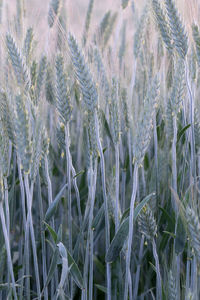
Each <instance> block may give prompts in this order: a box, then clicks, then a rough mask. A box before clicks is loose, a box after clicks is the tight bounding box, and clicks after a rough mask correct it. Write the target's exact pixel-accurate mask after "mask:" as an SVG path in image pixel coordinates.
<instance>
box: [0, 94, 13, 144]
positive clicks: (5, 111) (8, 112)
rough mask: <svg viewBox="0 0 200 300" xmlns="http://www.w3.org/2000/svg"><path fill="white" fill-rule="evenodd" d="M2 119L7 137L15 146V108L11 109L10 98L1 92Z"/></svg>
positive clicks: (0, 113)
mask: <svg viewBox="0 0 200 300" xmlns="http://www.w3.org/2000/svg"><path fill="white" fill-rule="evenodd" d="M0 119H1V122H2V127H3V130H4V132H5V135H7V136H8V137H9V139H10V141H11V142H12V143H13V144H14V143H15V139H14V123H13V120H14V117H13V108H12V107H11V103H10V101H9V98H8V97H7V95H6V93H5V92H3V91H1V92H0Z"/></svg>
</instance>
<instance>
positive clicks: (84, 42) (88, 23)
mask: <svg viewBox="0 0 200 300" xmlns="http://www.w3.org/2000/svg"><path fill="white" fill-rule="evenodd" d="M93 6H94V0H90V1H89V5H88V10H87V15H86V20H85V27H84V32H83V45H84V46H85V45H86V42H87V39H88V32H89V28H90V22H91V16H92V9H93Z"/></svg>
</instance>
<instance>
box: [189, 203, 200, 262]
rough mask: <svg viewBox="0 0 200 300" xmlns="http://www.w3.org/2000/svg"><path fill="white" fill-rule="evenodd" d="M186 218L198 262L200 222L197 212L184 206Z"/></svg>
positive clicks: (199, 258)
mask: <svg viewBox="0 0 200 300" xmlns="http://www.w3.org/2000/svg"><path fill="white" fill-rule="evenodd" d="M186 220H187V224H188V231H189V235H190V242H191V245H192V247H193V249H194V251H195V254H196V256H197V258H198V261H199V262H200V236H199V232H200V222H199V218H198V215H197V213H196V212H195V211H194V210H193V209H192V208H189V207H187V208H186Z"/></svg>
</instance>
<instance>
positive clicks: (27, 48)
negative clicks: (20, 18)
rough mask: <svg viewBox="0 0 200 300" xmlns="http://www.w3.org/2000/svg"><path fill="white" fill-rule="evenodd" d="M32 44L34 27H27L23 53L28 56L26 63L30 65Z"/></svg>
mask: <svg viewBox="0 0 200 300" xmlns="http://www.w3.org/2000/svg"><path fill="white" fill-rule="evenodd" d="M32 44H33V28H32V27H30V28H28V29H27V32H26V37H25V40H24V48H23V54H24V56H25V57H26V63H27V64H28V65H29V63H30V60H31V55H32V50H33V49H32Z"/></svg>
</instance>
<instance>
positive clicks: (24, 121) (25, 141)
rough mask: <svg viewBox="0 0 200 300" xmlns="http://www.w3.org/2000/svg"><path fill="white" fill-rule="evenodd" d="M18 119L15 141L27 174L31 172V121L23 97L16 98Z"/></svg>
mask: <svg viewBox="0 0 200 300" xmlns="http://www.w3.org/2000/svg"><path fill="white" fill-rule="evenodd" d="M15 105H16V118H15V140H16V148H17V153H18V155H19V157H20V160H21V163H22V167H23V169H24V171H25V172H26V173H28V172H29V168H30V162H31V151H32V149H31V141H30V119H29V113H28V111H27V109H26V105H25V98H24V96H23V95H20V94H19V95H17V96H16V97H15Z"/></svg>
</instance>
